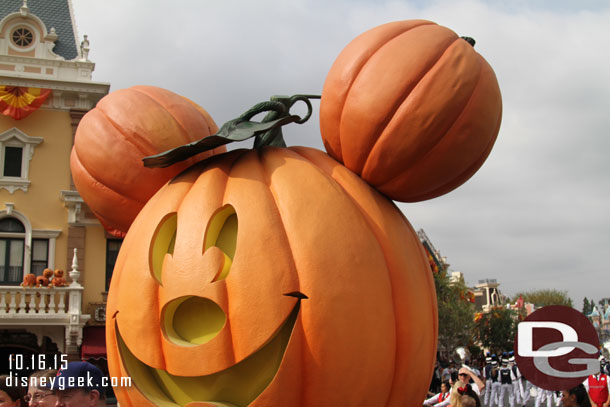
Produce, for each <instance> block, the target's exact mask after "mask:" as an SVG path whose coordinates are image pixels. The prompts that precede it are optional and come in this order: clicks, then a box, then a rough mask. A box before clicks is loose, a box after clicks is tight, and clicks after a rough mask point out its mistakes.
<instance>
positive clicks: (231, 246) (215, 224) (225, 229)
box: [203, 205, 237, 281]
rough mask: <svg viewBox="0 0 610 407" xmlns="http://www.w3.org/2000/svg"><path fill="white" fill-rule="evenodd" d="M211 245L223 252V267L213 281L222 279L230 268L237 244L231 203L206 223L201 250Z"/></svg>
mask: <svg viewBox="0 0 610 407" xmlns="http://www.w3.org/2000/svg"><path fill="white" fill-rule="evenodd" d="M212 246H216V247H218V248H219V249H220V250H222V252H223V254H224V263H223V267H222V269H221V270H220V272H219V273H218V274H217V275H216V276H215V277H214V281H219V280H224V279H225V278H227V275H228V274H229V270H230V269H231V264H232V263H233V258H234V257H235V248H236V246H237V215H236V214H235V209H234V208H233V206H231V205H226V206H224V207H222V208H221V209H220V210H218V211H217V212H216V213H215V214H214V215H213V216H212V218H211V219H210V222H209V223H208V227H207V228H206V231H205V238H204V241H203V251H206V250H207V249H209V248H210V247H212Z"/></svg>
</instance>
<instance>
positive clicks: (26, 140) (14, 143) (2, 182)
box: [0, 127, 44, 194]
mask: <svg viewBox="0 0 610 407" xmlns="http://www.w3.org/2000/svg"><path fill="white" fill-rule="evenodd" d="M43 141H44V139H43V138H42V137H31V136H28V135H27V134H25V133H24V132H22V131H21V130H19V129H18V128H16V127H13V128H12V129H9V130H7V131H5V132H4V133H1V134H0V170H1V167H2V166H3V165H4V151H5V148H4V147H6V146H11V147H21V148H22V149H23V152H22V154H23V155H22V160H21V177H4V176H0V188H5V189H6V190H7V191H9V193H11V194H12V193H14V192H15V191H17V190H18V189H21V190H23V191H24V192H27V190H28V187H29V186H30V180H29V179H28V178H29V173H30V161H31V160H32V157H33V156H34V149H35V147H36V146H37V145H38V144H40V143H42V142H43Z"/></svg>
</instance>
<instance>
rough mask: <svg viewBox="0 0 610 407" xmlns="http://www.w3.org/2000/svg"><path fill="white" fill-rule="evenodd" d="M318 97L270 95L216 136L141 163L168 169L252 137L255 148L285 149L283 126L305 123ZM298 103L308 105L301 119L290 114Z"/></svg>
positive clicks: (146, 158) (148, 158) (230, 121)
mask: <svg viewBox="0 0 610 407" xmlns="http://www.w3.org/2000/svg"><path fill="white" fill-rule="evenodd" d="M319 98H320V96H319V95H293V96H272V97H271V100H269V101H266V102H261V103H257V104H256V105H254V106H252V108H250V109H249V110H247V111H246V112H244V113H243V114H242V115H241V116H239V117H238V118H236V119H233V120H229V121H228V122H226V123H225V124H223V125H222V127H221V128H220V130H218V132H217V133H216V134H214V135H211V136H208V137H204V138H202V139H201V140H198V141H195V142H193V143H189V144H185V145H183V146H180V147H176V148H174V149H171V150H168V151H165V152H163V153H160V154H157V155H152V156H149V157H144V158H143V159H142V161H143V162H144V166H145V167H150V168H153V167H169V166H170V165H172V164H175V163H177V162H180V161H184V160H186V159H188V158H190V157H192V156H194V155H196V154H199V153H201V152H204V151H208V150H212V149H214V148H216V147H220V146H222V145H225V144H228V143H231V142H234V141H243V140H247V139H249V138H251V137H255V139H254V148H255V149H259V148H261V147H263V146H278V147H286V143H285V142H284V137H283V135H282V126H284V125H286V124H288V123H297V124H303V123H305V122H306V121H307V120H308V119H309V118H310V117H311V114H312V112H313V107H312V105H311V101H310V99H319ZM297 102H304V103H305V104H306V105H307V114H305V116H304V117H300V116H298V115H291V114H290V109H291V108H292V106H293V105H294V104H295V103H297ZM264 112H267V114H266V115H265V117H264V118H263V119H262V120H261V121H260V122H256V121H252V118H253V117H254V116H256V115H258V114H260V113H264Z"/></svg>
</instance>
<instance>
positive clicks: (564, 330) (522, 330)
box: [516, 321, 578, 357]
mask: <svg viewBox="0 0 610 407" xmlns="http://www.w3.org/2000/svg"><path fill="white" fill-rule="evenodd" d="M535 328H546V329H555V330H556V331H559V332H561V336H562V337H563V338H562V339H561V341H562V342H578V334H577V333H576V331H575V330H574V328H572V327H571V326H570V325H566V324H564V323H562V322H552V321H523V322H521V323H519V325H517V343H518V344H519V346H518V347H517V352H516V353H517V354H519V355H520V356H522V357H557V356H563V355H567V354H568V353H570V352H572V351H573V350H574V347H573V346H564V347H560V348H557V349H555V350H533V349H532V347H533V346H534V329H535Z"/></svg>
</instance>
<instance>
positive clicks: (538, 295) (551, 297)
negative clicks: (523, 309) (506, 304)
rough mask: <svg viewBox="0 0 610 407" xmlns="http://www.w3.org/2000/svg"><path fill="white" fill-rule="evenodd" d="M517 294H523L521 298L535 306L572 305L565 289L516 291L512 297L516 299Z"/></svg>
mask: <svg viewBox="0 0 610 407" xmlns="http://www.w3.org/2000/svg"><path fill="white" fill-rule="evenodd" d="M519 296H523V300H524V301H525V302H526V303H527V302H529V303H532V304H534V305H536V308H541V307H545V306H547V305H565V306H566V307H571V306H572V299H571V298H570V297H568V292H567V291H559V290H554V289H542V290H534V291H528V292H522V293H517V294H515V295H514V297H513V298H515V299H517V298H519ZM513 302H514V301H513Z"/></svg>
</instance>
